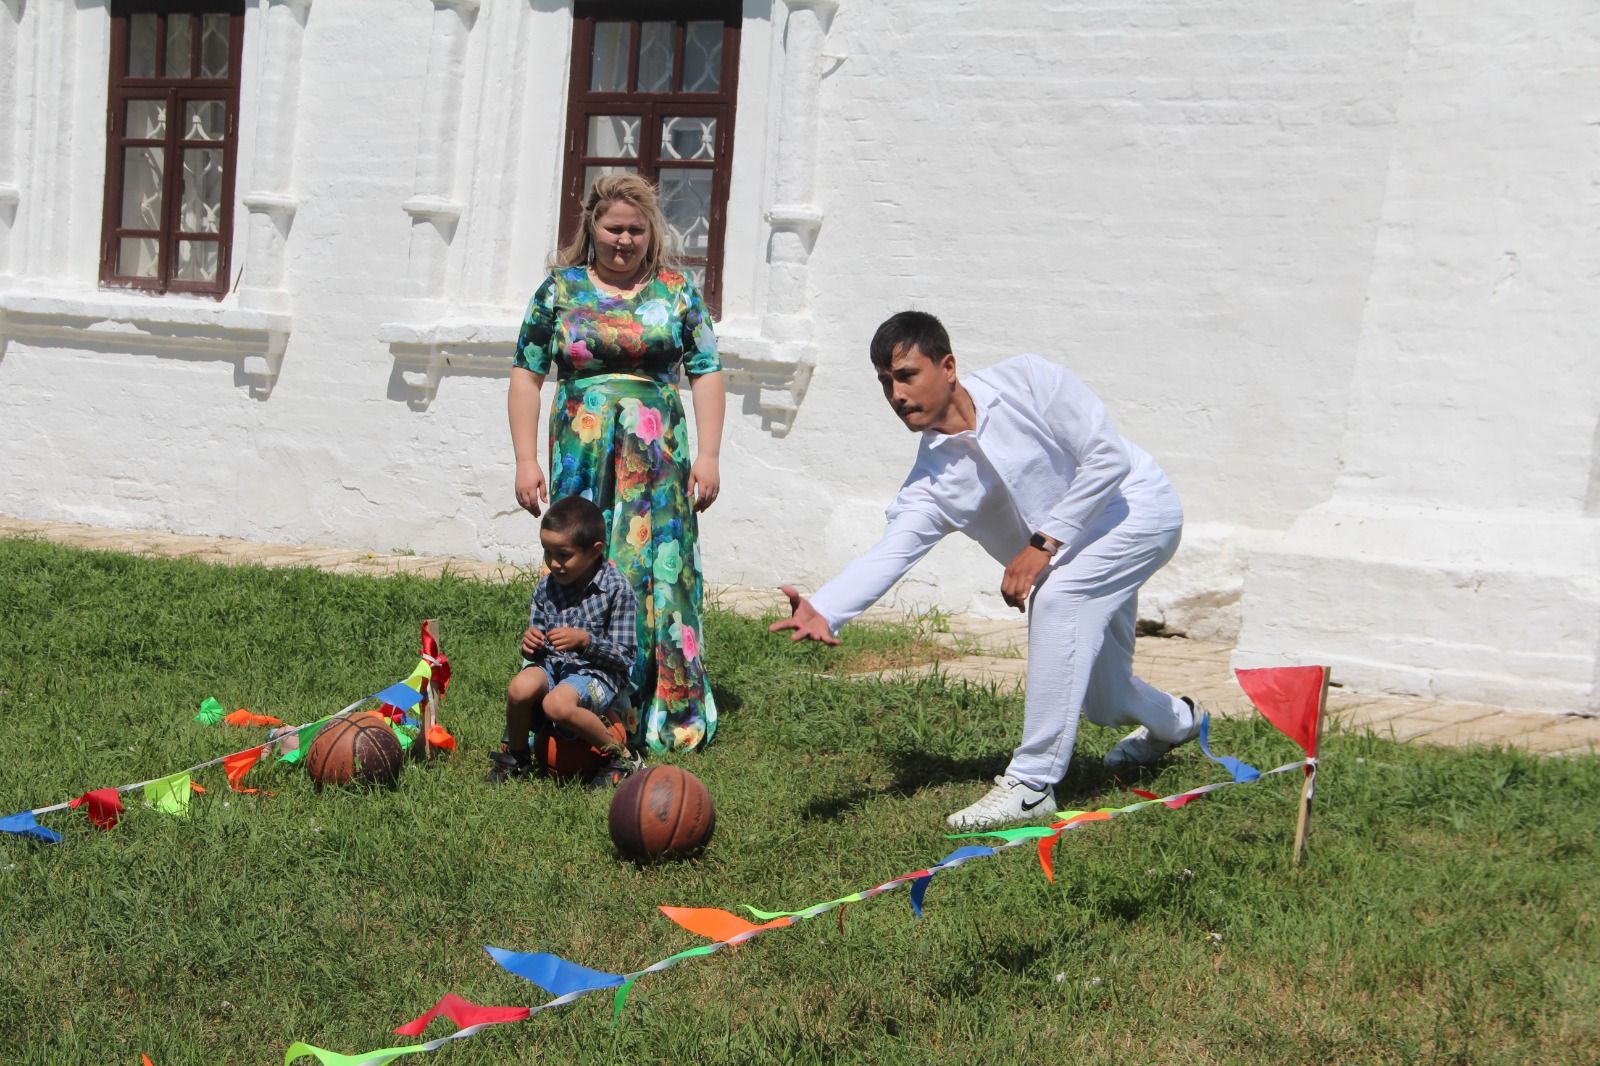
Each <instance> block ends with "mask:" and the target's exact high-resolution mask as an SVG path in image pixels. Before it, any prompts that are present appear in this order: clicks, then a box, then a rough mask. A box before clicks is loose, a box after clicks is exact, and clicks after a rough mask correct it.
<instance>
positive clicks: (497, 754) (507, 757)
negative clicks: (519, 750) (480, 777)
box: [488, 751, 538, 785]
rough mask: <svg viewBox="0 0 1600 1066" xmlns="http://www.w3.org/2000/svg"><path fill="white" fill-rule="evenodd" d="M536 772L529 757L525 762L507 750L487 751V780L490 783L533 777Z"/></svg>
mask: <svg viewBox="0 0 1600 1066" xmlns="http://www.w3.org/2000/svg"><path fill="white" fill-rule="evenodd" d="M537 772H538V771H537V770H535V769H534V766H533V759H532V758H531V757H530V758H529V759H528V761H527V762H522V761H520V760H518V759H517V757H516V756H514V755H512V754H511V753H510V752H509V751H491V752H490V753H489V776H488V781H489V783H490V784H491V785H498V784H500V783H501V782H502V781H520V780H522V779H523V778H527V777H533V776H534V775H535V774H536V773H537Z"/></svg>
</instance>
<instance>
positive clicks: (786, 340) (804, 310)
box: [719, 0, 839, 436]
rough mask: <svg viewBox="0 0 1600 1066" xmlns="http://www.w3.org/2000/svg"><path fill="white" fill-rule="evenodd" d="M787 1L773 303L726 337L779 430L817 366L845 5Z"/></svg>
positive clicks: (753, 401) (759, 408)
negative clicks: (826, 200) (835, 74)
mask: <svg viewBox="0 0 1600 1066" xmlns="http://www.w3.org/2000/svg"><path fill="white" fill-rule="evenodd" d="M786 3H787V6H788V9H789V16H788V20H787V24H786V26H785V27H784V29H783V31H782V32H783V41H784V51H783V62H782V63H781V64H780V65H779V68H778V69H777V70H776V71H775V73H776V76H777V78H778V84H777V86H776V93H777V95H778V97H779V99H780V103H779V118H778V123H777V127H776V129H777V137H778V143H777V146H776V151H775V153H774V157H775V166H774V182H773V187H772V205H773V206H771V207H770V208H768V209H767V212H766V221H767V224H768V226H769V227H770V230H771V232H770V235H769V237H768V240H767V264H768V271H767V292H766V304H765V307H764V309H763V313H762V316H761V323H760V328H759V331H758V332H757V333H756V334H755V335H753V336H740V335H738V334H727V335H721V336H719V340H721V341H722V342H723V347H724V356H723V363H724V365H725V366H726V368H727V376H728V385H729V388H730V389H732V390H734V391H736V392H739V393H741V394H743V395H744V398H745V410H746V412H747V413H753V414H757V415H759V416H760V418H761V420H762V428H763V429H765V430H767V431H768V432H770V433H773V434H774V435H776V436H783V435H784V434H786V433H788V431H789V430H790V428H792V426H793V424H794V418H795V416H796V415H797V414H798V413H799V410H800V403H801V401H802V400H803V399H804V398H805V392H806V389H807V387H808V386H809V385H810V383H811V374H812V371H813V370H814V369H815V368H816V365H817V349H816V344H815V342H814V340H813V335H814V325H813V321H812V316H811V298H810V292H809V289H808V285H809V277H808V273H809V266H808V265H809V263H810V259H811V250H812V248H814V247H815V246H816V241H817V233H818V231H820V230H821V228H822V222H823V217H824V216H823V209H822V206H821V205H820V204H818V203H816V202H815V201H816V169H817V120H818V111H819V100H820V96H821V93H822V78H823V70H822V64H823V58H824V53H823V44H824V42H825V41H826V40H827V36H828V27H829V25H830V24H831V22H832V18H833V14H834V12H835V11H836V10H837V9H838V6H839V5H838V3H837V0H786Z"/></svg>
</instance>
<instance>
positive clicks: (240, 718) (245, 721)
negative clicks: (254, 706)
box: [222, 707, 289, 726]
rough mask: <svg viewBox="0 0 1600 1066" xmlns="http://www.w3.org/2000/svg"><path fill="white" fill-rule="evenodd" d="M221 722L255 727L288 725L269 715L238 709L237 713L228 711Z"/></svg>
mask: <svg viewBox="0 0 1600 1066" xmlns="http://www.w3.org/2000/svg"><path fill="white" fill-rule="evenodd" d="M222 720H223V721H224V722H227V723H228V724H229V725H242V726H257V725H288V724H289V723H288V722H285V721H284V720H283V719H282V718H274V717H272V715H270V714H252V713H251V712H249V711H247V710H245V709H244V708H243V707H240V708H239V709H238V710H237V711H230V712H229V713H227V714H225V715H223V716H222Z"/></svg>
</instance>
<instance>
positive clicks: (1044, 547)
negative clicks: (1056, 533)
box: [1028, 533, 1061, 555]
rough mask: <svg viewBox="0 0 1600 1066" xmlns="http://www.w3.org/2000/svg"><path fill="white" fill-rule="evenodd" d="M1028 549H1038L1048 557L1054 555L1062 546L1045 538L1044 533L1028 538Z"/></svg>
mask: <svg viewBox="0 0 1600 1066" xmlns="http://www.w3.org/2000/svg"><path fill="white" fill-rule="evenodd" d="M1028 547H1030V548H1038V549H1039V550H1040V551H1042V552H1044V553H1045V554H1046V555H1054V554H1055V553H1056V551H1057V549H1059V548H1060V547H1061V545H1060V543H1058V542H1057V541H1054V540H1052V539H1051V538H1049V537H1047V536H1045V535H1044V534H1043V533H1035V534H1034V535H1033V536H1031V537H1029V538H1028Z"/></svg>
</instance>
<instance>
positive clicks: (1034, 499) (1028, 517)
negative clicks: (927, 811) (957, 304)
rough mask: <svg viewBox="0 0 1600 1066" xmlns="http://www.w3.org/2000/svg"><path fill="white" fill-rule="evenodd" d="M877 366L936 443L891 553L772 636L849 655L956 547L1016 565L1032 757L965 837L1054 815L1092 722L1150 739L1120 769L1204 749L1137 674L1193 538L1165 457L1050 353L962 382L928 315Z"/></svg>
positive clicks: (1131, 740)
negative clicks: (1082, 734)
mask: <svg viewBox="0 0 1600 1066" xmlns="http://www.w3.org/2000/svg"><path fill="white" fill-rule="evenodd" d="M871 356H872V363H873V366H874V367H876V369H877V372H878V381H879V383H880V384H881V385H882V387H883V395H884V399H886V400H888V401H889V404H890V406H892V407H893V408H894V411H895V414H896V415H898V416H899V417H900V420H901V421H902V422H904V423H905V424H906V427H907V428H908V429H911V430H913V431H916V432H920V433H921V434H922V444H921V446H920V447H919V449H918V451H917V460H916V464H915V465H914V466H913V467H912V469H911V474H910V476H909V477H907V478H906V480H905V484H904V485H902V486H901V488H900V492H899V494H898V495H897V496H896V497H895V499H894V502H893V503H891V504H890V505H889V508H888V512H887V515H888V526H887V528H886V529H885V530H884V533H883V537H882V539H880V540H879V541H878V543H877V544H876V545H874V546H873V547H872V548H871V549H869V550H868V551H867V553H866V554H865V555H863V556H861V557H860V558H858V559H856V560H855V561H854V562H852V563H850V565H848V566H846V567H845V569H844V571H843V572H842V573H840V574H839V576H837V577H835V578H834V579H833V580H832V581H829V582H828V583H827V584H826V585H824V586H823V587H822V588H820V589H818V590H817V592H816V593H815V594H814V595H813V596H812V597H811V598H810V599H809V600H807V599H805V598H804V597H802V596H800V594H799V593H797V592H796V591H795V590H794V589H793V588H791V587H788V586H785V587H784V590H783V591H784V593H785V594H786V595H787V596H788V597H789V602H790V605H791V607H792V609H793V614H792V616H791V617H790V618H788V619H786V620H784V621H782V622H777V623H775V624H774V625H773V626H772V630H773V631H774V632H777V631H781V630H793V631H794V636H793V639H795V640H802V639H809V640H820V641H823V642H825V643H829V644H837V643H838V640H837V639H836V638H835V636H834V634H835V633H836V632H838V630H839V628H840V627H841V626H843V625H844V624H845V623H846V622H849V621H850V620H851V619H853V618H855V617H856V616H857V615H859V614H860V613H861V612H862V611H864V610H866V609H867V608H868V607H870V606H871V605H872V604H873V603H874V602H876V601H877V600H878V599H879V597H881V596H882V595H883V594H884V593H885V592H887V591H889V588H890V587H891V586H892V585H893V584H894V583H895V582H896V581H898V580H900V578H901V577H903V576H904V575H905V574H906V572H907V571H909V570H910V569H911V567H912V566H913V565H915V563H916V562H917V560H919V559H921V558H922V557H923V556H924V555H926V554H927V553H928V550H929V549H931V548H932V547H933V546H934V544H935V543H937V542H938V541H939V539H940V538H941V537H943V536H944V535H945V534H947V533H953V532H958V531H959V532H961V533H965V534H966V535H967V536H969V537H971V538H972V539H973V540H976V541H977V542H978V543H979V544H981V545H983V547H984V549H985V550H986V551H988V553H989V554H990V555H991V556H993V557H994V558H995V559H996V560H997V561H998V562H1000V563H1002V564H1004V566H1005V568H1006V569H1005V576H1004V578H1003V579H1002V581H1001V585H1000V591H1001V595H1002V596H1004V598H1005V601H1006V603H1007V604H1009V605H1011V606H1013V607H1015V608H1017V609H1018V610H1019V611H1027V610H1028V607H1029V605H1030V604H1031V606H1032V614H1031V616H1030V617H1029V622H1028V690H1027V699H1026V703H1025V709H1024V718H1023V727H1022V743H1021V744H1019V745H1018V746H1017V748H1016V751H1015V752H1014V753H1013V754H1012V757H1011V764H1010V765H1009V766H1008V767H1007V768H1006V772H1005V773H1004V774H1002V775H1001V776H999V777H997V778H995V779H994V787H993V788H992V789H991V790H990V791H989V793H988V794H987V795H985V796H984V797H983V798H981V799H979V800H978V801H977V802H976V803H974V804H972V805H971V806H970V807H967V808H964V809H963V810H960V811H957V812H956V813H955V814H952V815H951V816H950V818H949V823H950V825H951V826H954V827H956V828H965V829H971V828H980V827H984V826H990V825H997V824H1000V823H1003V822H1013V821H1022V820H1028V819H1033V818H1043V817H1048V816H1050V815H1052V814H1053V813H1054V812H1055V809H1056V798H1055V788H1054V786H1055V783H1056V782H1057V781H1059V780H1061V778H1062V777H1063V776H1064V775H1065V774H1066V771H1067V764H1068V762H1069V761H1070V760H1071V758H1072V745H1073V742H1074V740H1075V739H1076V737H1077V732H1078V717H1079V714H1080V713H1082V714H1086V715H1087V716H1088V718H1089V720H1090V721H1091V722H1095V723H1098V724H1100V725H1108V726H1123V725H1135V724H1136V725H1137V726H1138V728H1136V729H1135V730H1134V731H1133V732H1132V733H1129V734H1128V735H1127V736H1126V737H1124V738H1123V739H1122V740H1121V741H1119V742H1118V743H1117V744H1116V746H1115V747H1113V748H1112V749H1111V751H1110V753H1109V754H1107V756H1106V759H1105V764H1106V766H1107V767H1109V768H1112V769H1116V768H1119V767H1123V766H1130V765H1135V764H1142V763H1150V762H1154V761H1155V760H1157V759H1159V758H1160V757H1161V756H1162V755H1164V754H1166V753H1167V752H1168V751H1170V750H1172V748H1174V747H1176V746H1177V745H1179V744H1182V743H1184V742H1186V741H1189V740H1192V739H1193V738H1194V737H1195V736H1196V735H1197V734H1198V732H1199V722H1200V716H1201V714H1202V713H1203V710H1202V709H1201V708H1200V707H1198V706H1197V705H1196V704H1195V703H1194V701H1192V700H1190V699H1188V698H1187V697H1182V698H1180V697H1175V696H1171V695H1169V694H1167V693H1165V692H1162V691H1161V690H1159V689H1157V688H1154V687H1152V686H1151V685H1149V684H1146V683H1145V682H1144V681H1141V680H1139V679H1138V678H1137V677H1134V676H1133V640H1134V623H1135V622H1136V620H1137V610H1138V604H1137V600H1138V594H1139V586H1141V585H1143V584H1144V583H1145V582H1146V581H1147V580H1149V578H1150V576H1151V575H1152V574H1154V573H1155V572H1156V571H1157V570H1159V569H1160V568H1161V567H1162V565H1163V564H1164V563H1166V561H1167V560H1168V559H1170V558H1172V553H1173V552H1174V551H1176V550H1177V547H1178V539H1179V537H1180V535H1181V534H1182V531H1183V509H1182V507H1181V506H1180V505H1179V503H1178V496H1177V493H1176V492H1175V491H1174V490H1173V488H1172V485H1171V483H1170V482H1168V481H1167V477H1166V475H1165V474H1164V473H1162V471H1161V468H1160V467H1159V466H1157V465H1156V463H1155V460H1153V459H1151V458H1150V456H1148V455H1146V454H1145V452H1144V451H1143V450H1141V449H1140V448H1139V447H1138V446H1136V445H1134V444H1133V443H1132V442H1130V441H1128V440H1126V439H1124V438H1123V437H1122V436H1121V435H1120V434H1118V433H1117V431H1116V429H1115V428H1113V427H1112V425H1111V420H1110V418H1109V417H1108V416H1107V414H1106V409H1105V406H1104V405H1103V404H1102V403H1101V402H1100V400H1099V398H1098V397H1097V396H1095V394H1094V393H1093V392H1091V391H1090V390H1089V389H1088V387H1086V386H1085V385H1084V384H1083V383H1082V382H1081V381H1079V380H1078V379H1077V378H1076V377H1074V376H1073V375H1072V374H1071V373H1069V372H1068V371H1067V370H1066V369H1064V368H1062V367H1060V366H1057V365H1055V364H1054V363H1051V362H1048V361H1046V360H1044V359H1041V358H1040V357H1038V356H1036V355H1019V356H1016V357H1015V358H1012V359H1007V360H1006V361H1005V362H1002V363H999V364H997V365H995V366H992V367H989V368H988V369H986V370H980V371H978V372H976V373H974V374H969V375H967V376H966V377H965V378H962V379H958V378H957V377H956V360H955V355H954V354H953V353H952V352H951V350H950V339H949V335H948V334H947V333H946V332H945V330H944V327H943V326H942V325H941V324H940V323H939V320H938V319H937V318H935V317H934V316H933V315H930V314H927V313H926V312H921V311H902V312H901V313H899V314H897V315H895V316H893V317H892V318H890V319H889V320H888V321H886V322H884V323H883V325H881V326H879V327H878V331H877V333H876V334H875V335H874V336H873V338H872V346H871Z"/></svg>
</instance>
